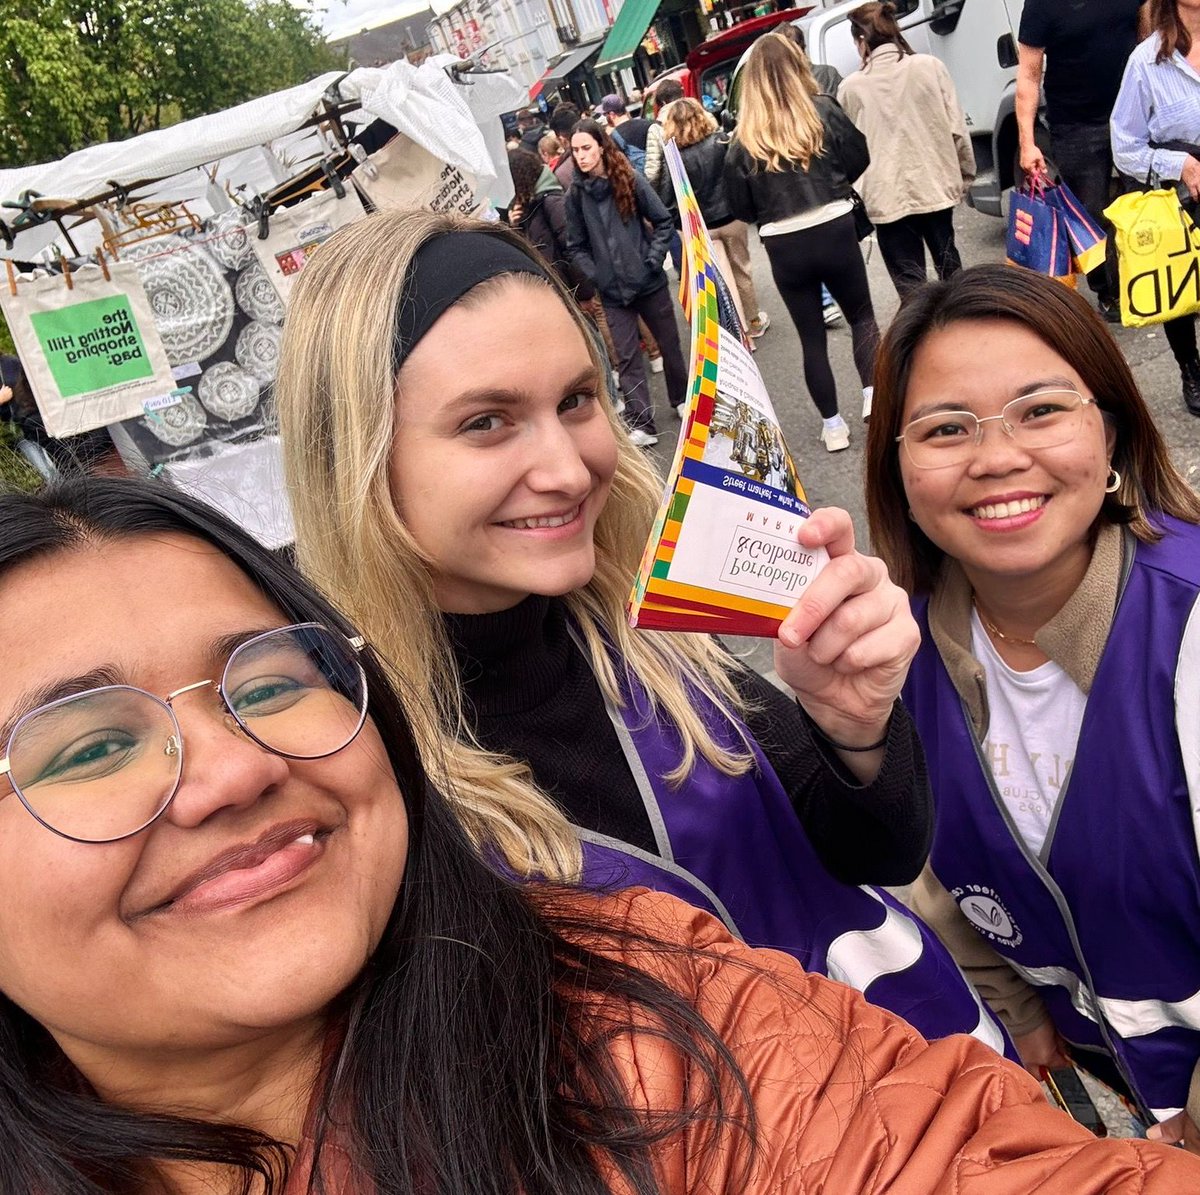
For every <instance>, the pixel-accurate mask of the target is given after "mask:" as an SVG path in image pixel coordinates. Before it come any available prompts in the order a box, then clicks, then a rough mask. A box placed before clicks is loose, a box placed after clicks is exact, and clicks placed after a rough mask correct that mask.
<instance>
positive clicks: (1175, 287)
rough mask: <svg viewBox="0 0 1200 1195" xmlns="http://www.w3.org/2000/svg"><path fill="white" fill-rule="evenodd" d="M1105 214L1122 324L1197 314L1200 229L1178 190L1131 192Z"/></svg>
mask: <svg viewBox="0 0 1200 1195" xmlns="http://www.w3.org/2000/svg"><path fill="white" fill-rule="evenodd" d="M1104 214H1105V216H1107V217H1108V219H1109V221H1110V222H1111V223H1112V225H1113V227H1114V228H1115V229H1116V230H1117V261H1118V263H1119V265H1120V270H1121V323H1123V324H1124V325H1125V326H1126V327H1127V328H1141V327H1144V326H1145V325H1146V324H1161V323H1163V322H1164V321H1165V320H1170V319H1175V318H1177V317H1178V316H1182V315H1194V314H1195V313H1196V312H1200V229H1197V227H1196V224H1195V222H1194V221H1193V220H1192V218H1191V216H1189V215H1188V213H1187V212H1186V211H1184V209H1183V206H1182V204H1181V203H1180V202H1179V195H1178V193H1177V192H1176V191H1174V190H1170V191H1165V190H1164V191H1136V192H1133V193H1132V194H1129V195H1122V196H1121V197H1120V198H1118V199H1117V200H1115V201H1114V202H1113V203H1112V204H1110V205H1109V207H1108V208H1107V209H1105V212H1104Z"/></svg>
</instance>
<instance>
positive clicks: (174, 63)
mask: <svg viewBox="0 0 1200 1195" xmlns="http://www.w3.org/2000/svg"><path fill="white" fill-rule="evenodd" d="M340 65H341V63H340V60H339V59H338V58H337V56H336V55H335V54H334V52H333V51H332V50H330V48H329V47H328V46H326V45H325V43H324V41H323V40H322V37H321V34H320V32H319V31H318V30H317V28H316V26H315V25H314V24H313V23H312V20H311V18H310V17H309V16H308V15H307V14H305V13H304V12H301V11H300V10H299V9H297V8H296V7H294V5H293V4H291V3H290V0H90V2H87V3H83V2H80V0H3V3H2V4H0V166H20V165H28V164H31V163H33V162H42V161H49V160H52V159H54V158H58V157H62V156H63V155H64V154H67V153H70V152H71V151H72V150H75V149H80V148H82V147H83V146H85V145H90V144H93V143H95V142H99V141H117V140H120V139H122V138H124V137H130V136H133V135H135V134H137V133H144V132H146V131H147V130H148V129H156V128H160V127H162V126H164V125H167V124H172V123H174V122H175V121H177V120H186V119H188V118H190V117H193V116H201V115H203V114H204V113H206V112H216V111H219V110H220V109H222V108H228V107H231V106H232V105H234V104H239V103H242V102H243V101H244V100H248V99H252V98H254V97H255V96H259V95H266V94H268V93H269V92H272V91H278V90H279V89H281V88H284V87H290V86H292V85H294V84H296V83H300V82H303V81H304V80H305V79H310V78H312V77H313V76H314V75H318V74H320V73H321V72H322V71H327V70H335V69H337V67H338V66H340Z"/></svg>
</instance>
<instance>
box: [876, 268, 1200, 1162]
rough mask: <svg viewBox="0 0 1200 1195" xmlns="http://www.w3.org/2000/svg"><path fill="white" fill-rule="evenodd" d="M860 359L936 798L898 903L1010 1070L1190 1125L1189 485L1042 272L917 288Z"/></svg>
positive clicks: (1194, 747) (1195, 639)
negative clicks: (962, 984) (950, 966)
mask: <svg viewBox="0 0 1200 1195" xmlns="http://www.w3.org/2000/svg"><path fill="white" fill-rule="evenodd" d="M875 378H876V382H875V414H874V417H873V419H872V422H871V432H870V438H869V443H868V451H867V510H868V514H869V517H870V523H871V539H872V543H873V544H874V545H875V546H876V547H877V549H878V550H879V552H880V554H881V555H882V556H883V558H884V559H885V560H886V561H887V563H888V566H889V568H890V569H891V572H892V575H893V576H895V577H896V578H897V580H898V582H899V583H900V584H901V585H903V586H904V587H905V588H906V589H907V590H908V591H909V592H910V593H911V594H912V595H913V601H914V613H915V614H916V615H917V620H918V622H919V623H920V625H921V627H922V632H923V635H922V646H921V648H920V650H919V652H918V653H917V657H916V660H915V661H914V663H913V666H912V670H911V672H910V674H909V678H908V681H907V683H906V685H905V689H904V698H905V702H906V704H907V705H908V707H909V709H910V710H911V712H912V714H913V716H914V718H915V719H916V721H917V725H918V727H919V728H920V731H921V739H922V741H923V743H924V745H925V750H926V754H927V756H928V760H929V767H930V773H931V779H932V782H933V787H934V795H935V798H936V829H935V833H934V843H933V851H932V853H931V856H930V867H929V869H927V872H926V875H925V876H924V877H923V881H922V883H921V884H919V885H918V886H917V893H916V895H917V900H916V906H917V908H918V909H919V910H920V911H921V912H922V913H923V914H924V915H925V916H926V918H928V919H930V920H932V921H933V923H934V924H935V925H936V926H937V927H938V928H939V930H940V931H941V932H942V936H943V938H944V940H946V941H947V943H948V944H950V945H951V947H952V949H953V950H954V952H955V954H956V955H957V957H958V959H959V962H960V963H961V964H962V965H963V966H964V967H965V968H966V969H967V972H968V976H969V977H970V978H972V979H973V980H974V981H975V982H976V985H977V986H978V988H979V989H980V991H981V993H982V994H984V995H985V996H987V997H988V998H989V1000H990V1001H991V1003H992V1005H993V1007H994V1008H995V1009H996V1011H997V1012H998V1013H999V1014H1000V1016H1001V1017H1002V1019H1003V1020H1004V1021H1005V1023H1006V1024H1007V1026H1008V1028H1009V1030H1010V1032H1011V1033H1012V1034H1013V1037H1014V1040H1015V1042H1016V1045H1017V1048H1018V1050H1019V1051H1020V1053H1021V1056H1022V1059H1023V1060H1024V1061H1025V1063H1026V1064H1027V1065H1028V1066H1029V1067H1030V1068H1031V1069H1033V1068H1037V1067H1040V1066H1048V1067H1055V1066H1063V1065H1069V1064H1070V1062H1071V1061H1074V1062H1075V1063H1077V1064H1079V1065H1081V1066H1084V1067H1086V1068H1087V1069H1088V1070H1090V1071H1092V1072H1093V1073H1095V1074H1097V1075H1098V1076H1099V1077H1101V1078H1102V1079H1104V1080H1105V1081H1106V1082H1108V1083H1109V1084H1111V1085H1112V1086H1113V1087H1115V1088H1117V1089H1118V1090H1119V1091H1121V1092H1122V1093H1123V1094H1125V1095H1126V1096H1127V1097H1128V1098H1129V1099H1131V1100H1133V1101H1135V1102H1136V1105H1137V1107H1138V1109H1139V1111H1140V1113H1141V1115H1142V1116H1143V1117H1144V1118H1145V1119H1146V1121H1147V1123H1152V1122H1166V1123H1164V1124H1161V1125H1160V1127H1158V1128H1156V1129H1151V1133H1152V1134H1155V1133H1157V1134H1161V1135H1163V1136H1164V1137H1165V1138H1166V1139H1167V1140H1176V1139H1178V1138H1180V1137H1181V1136H1183V1137H1185V1138H1186V1140H1187V1141H1188V1143H1189V1144H1190V1145H1191V1146H1193V1147H1194V1146H1196V1145H1197V1144H1198V1143H1200V1135H1198V1134H1197V1131H1196V1123H1195V1120H1196V1116H1197V1113H1198V1112H1200V1109H1197V1107H1196V1105H1195V1101H1196V1099H1197V1094H1196V1093H1197V1092H1200V1079H1197V1078H1196V1077H1194V1076H1197V1075H1198V1074H1200V1072H1198V1071H1197V1063H1198V1062H1200V1011H1197V1010H1198V1009H1200V951H1198V950H1197V949H1196V948H1195V942H1196V926H1197V925H1198V924H1200V861H1198V859H1197V844H1198V843H1200V814H1198V813H1197V810H1200V527H1198V526H1197V523H1200V498H1198V497H1197V495H1196V493H1195V492H1194V491H1193V490H1192V489H1191V488H1190V487H1189V485H1188V484H1187V482H1186V481H1185V480H1184V478H1183V477H1181V476H1180V475H1179V473H1178V472H1177V471H1176V470H1175V468H1174V466H1173V465H1172V464H1171V459H1170V454H1169V452H1168V450H1167V446H1166V444H1165V443H1164V442H1163V438H1162V436H1161V435H1160V433H1159V431H1158V429H1157V428H1156V426H1155V423H1154V419H1153V418H1152V416H1151V414H1150V412H1149V410H1148V409H1147V407H1146V404H1145V402H1144V401H1143V399H1142V397H1141V395H1140V394H1139V393H1138V389H1137V385H1136V383H1135V382H1134V380H1133V376H1132V374H1131V373H1130V371H1129V366H1128V365H1127V364H1126V362H1125V359H1124V357H1123V356H1122V355H1121V351H1120V349H1119V348H1118V347H1117V345H1116V344H1115V342H1114V341H1113V339H1112V337H1111V336H1110V335H1109V333H1108V331H1107V329H1106V328H1105V326H1104V324H1103V322H1102V321H1101V320H1100V318H1099V317H1098V316H1097V315H1096V314H1095V312H1094V311H1092V309H1091V308H1090V307H1089V305H1088V304H1087V302H1086V301H1085V300H1084V299H1083V298H1082V297H1080V296H1079V295H1077V294H1076V293H1075V292H1074V291H1072V290H1070V289H1068V288H1067V287H1064V286H1062V285H1061V284H1060V283H1058V282H1055V281H1054V280H1052V279H1048V278H1043V277H1040V276H1038V275H1036V274H1033V273H1030V272H1028V271H1025V270H1017V269H1012V268H1011V267H1007V266H979V267H977V268H975V269H969V270H964V271H962V272H961V273H959V274H956V275H955V276H954V277H953V278H951V279H950V280H949V281H947V282H945V283H938V284H930V285H928V286H927V287H926V288H925V289H923V290H919V291H917V292H916V293H915V294H914V295H913V296H912V297H911V298H910V299H909V300H908V302H907V303H906V304H905V305H904V306H903V307H902V308H901V309H900V314H899V315H898V316H897V317H896V320H895V322H894V323H893V324H892V326H891V328H890V329H889V330H888V333H887V335H886V336H885V337H884V341H883V344H882V346H881V348H880V353H879V364H878V368H877V370H876V375H875ZM947 892H948V893H949V896H947ZM1189 1092H1190V1095H1189ZM1185 1106H1186V1107H1187V1108H1188V1111H1189V1112H1190V1113H1191V1117H1190V1118H1189V1117H1188V1116H1187V1115H1185V1114H1184V1113H1183V1112H1181V1109H1184V1108H1185Z"/></svg>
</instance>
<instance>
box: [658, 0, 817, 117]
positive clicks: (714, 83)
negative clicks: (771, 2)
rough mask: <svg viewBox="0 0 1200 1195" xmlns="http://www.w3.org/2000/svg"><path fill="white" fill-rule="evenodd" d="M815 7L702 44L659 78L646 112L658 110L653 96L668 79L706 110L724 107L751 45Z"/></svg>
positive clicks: (785, 12) (773, 16)
mask: <svg viewBox="0 0 1200 1195" xmlns="http://www.w3.org/2000/svg"><path fill="white" fill-rule="evenodd" d="M812 7H813V6H812V5H811V4H805V5H803V6H802V7H799V8H785V9H781V10H780V11H779V12H770V13H767V15H766V16H765V17H753V18H752V19H751V20H749V21H743V22H742V23H741V24H740V25H734V27H733V28H732V29H723V30H722V31H721V32H720V33H717V34H715V35H714V36H713V37H710V38H709V39H708V40H707V41H703V42H701V43H700V44H699V45H698V46H697V47H696V48H695V49H694V50H693V51H692V52H691V53H690V54H689V55H688V56H687V58H686V60H685V61H684V64H683V65H682V66H677V67H673V68H672V69H671V70H669V71H666V72H664V73H663V74H661V75H659V76H658V78H657V79H655V80H654V81H653V82H652V83H650V84H649V85H648V86H647V87H646V89H645V93H644V100H643V110H644V111H645V112H646V113H647V115H649V114H651V113H653V112H654V111H655V110H656V106H655V104H654V100H653V96H654V92H655V91H656V90H657V88H658V87H659V86H660V85H661V84H662V83H663V82H665V81H666V80H667V79H678V80H679V82H680V83H681V84H682V85H683V94H684V95H690V96H693V97H695V98H696V99H698V100H701V101H703V102H704V105H705V107H706V108H710V109H711V108H716V107H722V106H724V104H725V102H726V99H727V98H728V95H729V81H730V79H732V78H733V68H734V67H735V66H737V64H738V61H739V60H740V59H741V57H742V55H743V54H744V53H745V52H746V50H747V48H748V47H749V46H750V43H751V42H753V41H755V40H756V39H758V38H759V37H761V36H762V35H763V34H764V33H770V31H771V30H772V29H774V28H775V26H776V25H779V24H781V23H782V22H784V21H795V20H798V19H799V18H800V17H802V16H804V14H805V13H806V12H808V11H809V10H810V9H811V8H812Z"/></svg>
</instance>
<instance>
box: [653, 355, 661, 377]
mask: <svg viewBox="0 0 1200 1195" xmlns="http://www.w3.org/2000/svg"><path fill="white" fill-rule="evenodd" d="M662 371H663V363H662V358H661V357H651V358H650V372H651V373H662Z"/></svg>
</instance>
